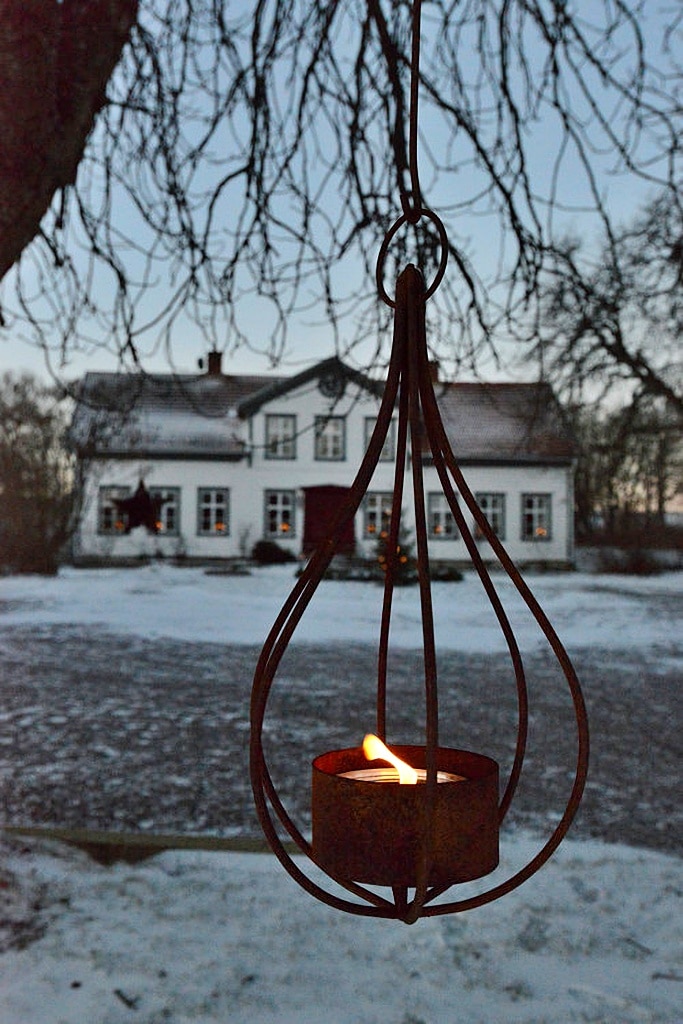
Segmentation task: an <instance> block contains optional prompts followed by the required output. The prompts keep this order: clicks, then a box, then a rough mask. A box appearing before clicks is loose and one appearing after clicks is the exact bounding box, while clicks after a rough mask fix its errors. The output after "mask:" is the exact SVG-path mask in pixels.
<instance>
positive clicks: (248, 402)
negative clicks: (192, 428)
mask: <svg viewBox="0 0 683 1024" xmlns="http://www.w3.org/2000/svg"><path fill="white" fill-rule="evenodd" d="M313 381H317V382H318V388H319V390H320V392H321V394H322V395H323V397H325V398H327V399H328V400H334V399H338V398H341V397H342V396H343V394H344V391H345V389H346V386H347V385H348V384H354V385H356V386H357V387H358V388H360V389H361V390H365V391H367V392H369V393H370V394H371V395H373V396H380V395H381V394H382V391H383V389H384V385H383V383H382V382H381V381H377V380H373V379H372V378H371V377H367V376H366V375H365V374H364V373H361V372H360V371H359V370H353V369H351V367H349V366H346V364H345V363H342V361H341V359H338V358H337V357H336V356H332V357H331V358H330V359H325V360H323V362H321V363H316V364H315V365H314V366H309V367H308V369H306V370H303V371H302V372H301V373H297V374H295V376H293V377H286V378H283V379H282V380H279V381H274V382H269V384H267V385H266V386H265V387H263V388H261V389H260V390H259V391H256V392H255V393H254V394H253V395H250V396H249V397H247V398H245V399H244V400H243V401H242V402H240V403H239V405H238V407H237V413H238V415H239V416H240V417H241V418H242V419H248V418H249V417H251V416H254V415H255V414H256V413H257V412H259V410H261V409H262V408H263V407H264V406H265V405H269V404H271V403H272V402H274V401H276V400H277V399H278V398H281V397H283V396H284V395H289V394H291V393H293V392H295V391H298V390H299V389H300V388H303V387H305V386H306V385H308V384H310V383H311V382H313Z"/></svg>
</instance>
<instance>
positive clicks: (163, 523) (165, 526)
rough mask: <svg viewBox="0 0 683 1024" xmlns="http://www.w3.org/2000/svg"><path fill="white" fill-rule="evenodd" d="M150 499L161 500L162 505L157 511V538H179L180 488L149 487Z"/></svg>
mask: <svg viewBox="0 0 683 1024" xmlns="http://www.w3.org/2000/svg"><path fill="white" fill-rule="evenodd" d="M148 491H149V496H150V498H163V499H164V503H163V505H162V506H161V508H160V509H159V518H158V519H157V536H160V537H179V536H180V488H179V487H160V486H158V485H155V486H154V487H149V488H148Z"/></svg>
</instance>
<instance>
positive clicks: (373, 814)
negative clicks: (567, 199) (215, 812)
mask: <svg viewBox="0 0 683 1024" xmlns="http://www.w3.org/2000/svg"><path fill="white" fill-rule="evenodd" d="M420 7H421V2H420V0H414V4H413V39H412V64H411V103H410V137H409V175H410V188H409V189H407V190H405V191H403V193H402V195H401V205H402V213H401V215H400V216H399V218H398V219H397V220H396V221H395V223H394V224H393V225H392V227H391V228H390V229H389V231H388V232H387V234H386V236H385V238H384V240H383V242H382V245H381V248H380V252H379V256H378V262H377V274H376V276H377V287H378V292H379V295H380V297H381V298H382V300H383V301H384V302H385V303H387V305H389V306H390V307H391V308H392V309H393V310H394V329H393V342H392V349H391V356H390V361H389V367H388V371H387V377H386V383H385V387H384V391H383V397H382V401H381V404H380V408H379V412H378V416H377V421H376V425H375V429H374V431H373V433H372V435H371V438H370V442H369V444H368V447H367V450H366V453H365V455H364V457H363V459H362V462H361V464H360V467H359V470H358V473H357V475H356V477H355V479H354V481H353V484H352V485H351V487H350V488H349V490H348V492H347V494H346V497H345V499H344V500H343V501H342V502H341V504H340V507H339V509H338V512H337V514H336V517H335V518H334V520H333V521H332V522H331V524H330V527H329V532H328V534H327V536H326V537H325V539H324V540H323V541H322V542H321V543H320V544H319V545H318V547H317V548H316V550H315V551H314V553H313V554H312V555H311V557H310V559H309V561H308V563H307V565H306V567H305V568H304V570H303V572H302V574H301V575H300V577H299V578H298V580H297V581H296V583H295V585H294V587H293V589H292V591H291V593H290V595H289V597H288V598H287V600H286V601H285V604H284V605H283V607H282V609H281V611H280V613H279V615H278V617H277V619H276V621H275V623H274V625H273V627H272V629H271V631H270V633H269V635H268V638H267V639H266V642H265V645H264V647H263V650H262V652H261V655H260V657H259V660H258V663H257V666H256V670H255V675H254V682H253V688H252V699H251V742H250V767H251V780H252V788H253V791H254V800H255V805H256V810H257V813H258V817H259V820H260V823H261V826H262V828H263V831H264V833H265V836H266V838H267V840H268V843H269V845H270V846H271V848H272V850H273V852H274V853H275V854H276V856H277V857H278V859H279V860H280V862H281V863H282V865H283V866H284V868H285V869H286V870H287V871H288V872H289V874H290V875H291V876H292V877H293V878H294V879H295V881H297V882H298V883H299V884H300V885H301V886H302V887H303V888H304V889H305V890H307V891H308V892H309V893H310V894H311V895H313V896H315V897H316V898H318V899H319V900H321V901H323V902H324V903H327V904H328V905H329V906H331V907H334V908H336V909H339V910H343V911H347V912H349V913H353V914H357V915H361V916H369V917H384V918H393V919H401V920H403V921H405V922H406V923H412V922H414V921H416V920H417V919H418V918H419V917H428V916H435V915H441V914H447V913H456V912H460V911H465V910H469V909H473V908H474V907H478V906H482V905H483V904H486V903H489V902H491V901H492V900H495V899H497V898H498V897H500V896H503V895H505V894H506V893H508V892H510V891H511V890H513V889H515V888H516V887H517V886H519V885H521V884H522V883H523V882H524V881H526V880H527V879H528V878H529V877H530V876H531V875H533V874H534V873H535V872H536V871H537V870H538V869H539V868H540V867H541V866H542V865H543V864H544V863H545V862H546V861H547V860H548V859H549V858H550V856H551V855H552V854H553V852H554V851H555V850H556V849H557V847H558V846H559V844H560V843H561V841H562V839H563V838H564V836H565V835H566V833H567V831H568V829H569V826H570V824H571V822H572V820H573V818H574V816H575V814H576V811H577V809H578V806H579V803H580V801H581V797H582V794H583V790H584V787H585V782H586V776H587V770H588V746H589V741H588V721H587V714H586V707H585V703H584V699H583V695H582V692H581V687H580V684H579V681H578V679H577V676H576V673H575V671H574V668H573V666H572V663H571V661H570V659H569V656H568V655H567V652H566V650H565V648H564V647H563V645H562V643H561V641H560V639H559V638H558V636H557V634H556V632H555V630H554V629H553V627H552V625H551V624H550V622H549V620H548V618H547V616H546V615H545V613H544V612H543V610H542V608H541V607H540V605H539V603H538V601H537V600H536V598H535V597H534V596H533V594H532V593H531V591H530V589H529V587H528V586H527V584H526V583H525V581H524V579H523V578H522V576H521V574H520V572H519V570H518V569H517V568H516V566H515V564H514V562H513V561H512V559H511V558H510V556H509V555H508V553H507V551H506V550H505V548H504V546H503V544H502V543H501V542H500V540H499V538H498V537H497V535H496V533H495V532H494V530H493V528H492V527H491V525H490V523H489V521H488V518H487V517H486V515H485V514H484V513H483V512H482V511H481V509H480V507H479V505H478V503H477V501H476V499H475V497H474V495H473V493H472V491H471V490H470V488H469V487H468V485H467V482H466V480H465V478H464V476H463V474H462V472H461V470H460V467H459V465H458V463H457V461H456V458H455V456H454V454H453V451H452V449H451V445H450V442H449V439H448V436H447V434H446V430H445V428H444V425H443V422H442V419H441V415H440V412H439V408H438V403H437V399H436V396H435V393H434V384H433V381H432V375H431V368H430V364H429V356H428V350H427V337H426V322H425V307H426V303H427V301H428V300H429V298H430V297H431V296H432V295H433V294H434V292H435V291H436V289H437V287H438V285H439V283H440V282H441V280H442V278H443V276H444V273H445V270H446V263H447V259H448V249H449V245H448V238H447V234H446V230H445V228H444V225H443V223H442V222H441V220H440V219H439V217H438V216H437V215H436V214H435V213H434V212H433V211H432V210H430V209H428V208H427V207H425V206H424V204H423V199H422V193H421V189H420V182H419V175H418V167H417V127H418V124H417V106H418V88H419V51H420ZM420 220H426V221H428V222H429V223H431V225H432V227H433V228H434V229H435V230H436V232H437V234H438V237H439V241H440V246H441V257H440V262H439V265H438V268H437V270H436V275H435V277H434V280H433V281H432V282H431V284H430V285H429V286H427V285H426V284H425V281H424V278H423V275H422V273H421V271H420V270H419V269H418V268H416V267H415V266H412V265H408V266H407V267H406V268H405V269H404V270H403V271H402V273H401V274H400V275H399V277H398V280H397V284H396V292H395V295H394V296H393V297H392V296H390V295H389V294H388V293H387V291H386V290H385V286H384V272H385V262H386V257H387V253H388V251H389V247H390V245H391V242H392V240H393V239H394V237H395V235H396V233H397V232H398V231H399V230H400V229H401V228H402V227H403V226H404V225H405V224H411V225H416V224H417V223H418V222H419V221H420ZM397 408H398V423H397V435H396V453H395V470H394V487H393V494H392V506H391V515H390V520H389V525H388V537H387V541H386V565H385V579H384V595H383V603H382V614H381V622H380V629H379V647H378V661H377V665H378V668H377V677H378V678H377V697H376V715H377V720H376V733H377V735H378V737H379V738H380V739H382V740H385V739H386V731H387V721H386V700H387V675H388V652H389V632H390V624H391V613H392V598H393V591H394V586H395V583H396V579H397V572H398V569H399V564H398V557H399V555H398V552H399V531H400V524H401V513H402V503H403V496H404V489H405V483H406V481H405V467H406V464H407V463H408V462H410V467H411V480H412V497H413V505H414V516H415V540H416V554H417V558H416V560H417V575H418V587H419V599H420V608H421V616H422V640H423V667H424V706H425V737H424V744H423V745H422V746H419V747H410V748H407V747H406V748H402V749H404V750H405V751H407V752H408V754H409V756H411V757H412V758H413V759H417V760H419V761H420V762H421V764H420V767H421V768H422V770H423V775H424V784H422V785H419V786H417V787H410V786H400V785H399V784H398V783H393V784H389V785H378V784H377V783H374V782H356V780H355V779H353V778H351V777H349V776H353V775H354V772H353V771H352V772H347V771H346V769H347V768H348V767H349V766H351V767H353V768H355V767H357V766H358V764H360V762H361V760H362V754H361V752H360V750H356V749H353V750H347V751H336V752H329V753H327V754H325V755H323V756H322V757H319V758H316V761H315V762H314V765H313V786H312V788H313V837H312V840H309V839H307V838H306V837H305V836H304V834H303V832H302V831H301V829H300V828H299V826H297V824H295V822H294V820H293V819H292V817H291V816H290V814H289V813H288V811H287V809H286V808H285V806H284V803H283V802H282V800H281V799H280V796H279V794H278V792H277V788H276V786H275V784H274V781H273V778H272V776H271V772H270V768H269V765H268V762H267V758H266V755H265V751H264V746H263V729H264V720H265V716H266V711H267V705H268V700H269V696H270V693H271V689H272V687H273V684H274V681H275V676H276V673H277V670H278V667H279V665H280V662H281V660H282V657H283V655H284V653H285V651H286V649H287V646H288V644H289V642H290V640H291V639H292V636H293V634H294V631H295V629H296V628H297V625H298V624H299V622H300V620H301V618H302V616H303V614H304V612H305V611H306V609H307V607H308V605H309V603H310V601H311V599H312V598H313V595H314V593H315V591H316V589H317V587H318V585H319V583H320V581H321V580H322V578H323V576H324V575H325V572H326V570H327V569H328V567H329V565H330V562H331V561H332V559H333V557H334V556H335V554H336V552H337V548H338V546H339V545H340V543H341V542H342V540H343V538H344V537H345V536H346V531H347V528H348V525H349V523H350V522H353V520H354V518H355V515H356V513H357V511H358V509H359V508H360V506H361V503H362V501H363V498H364V496H365V494H366V491H367V489H368V486H369V485H370V481H371V479H372V476H373V473H374V471H375V468H376V466H377V464H378V462H379V460H380V456H381V453H382V449H383V447H384V443H385V440H386V438H387V435H388V432H389V429H390V427H391V423H392V418H393V417H394V415H395V412H396V409H397ZM427 449H428V452H429V456H430V457H431V462H432V465H433V466H434V468H435V469H436V472H437V474H438V478H439V482H440V485H441V488H442V491H443V494H444V496H445V498H446V501H447V504H448V507H449V509H450V512H451V514H452V516H453V519H454V521H455V524H456V526H457V528H458V530H459V531H460V535H461V536H462V539H463V541H464V543H465V545H466V547H467V551H468V554H469V557H470V560H471V562H472V565H473V567H474V569H475V570H476V573H477V575H478V577H479V579H480V581H481V584H482V586H483V588H484V590H485V593H486V595H487V598H488V600H489V602H490V604H491V607H492V609H493V611H494V613H495V616H496V618H497V621H498V623H499V626H500V629H501V631H502V633H503V636H504V638H505V642H506V646H507V649H508V652H509V656H510V660H511V664H512V668H513V672H514V677H515V684H516V694H517V738H516V743H515V753H514V757H513V760H512V765H511V768H510V771H509V775H508V777H507V779H506V781H505V784H504V786H503V787H502V796H501V797H500V799H499V798H498V777H497V765H495V762H492V761H490V759H488V758H486V757H482V756H480V755H476V754H471V753H469V752H463V751H453V750H447V749H444V748H442V747H440V744H439V695H438V678H437V658H436V644H435V635H434V616H433V608H432V593H431V579H430V565H429V553H428V540H427V519H426V511H425V495H424V483H423V457H424V456H425V454H426V453H427ZM409 453H410V458H409ZM458 495H459V496H460V498H461V500H462V502H463V503H464V505H465V506H466V507H467V509H468V510H469V512H470V513H471V515H472V517H473V520H474V523H475V528H476V531H477V534H478V535H479V536H481V537H483V538H485V540H486V541H487V542H488V544H489V546H490V548H491V549H492V551H493V552H494V554H495V555H496V557H497V560H498V562H499V563H500V566H501V567H502V568H503V570H504V571H505V573H506V574H507V576H508V577H509V578H510V580H511V581H512V583H513V584H514V586H515V588H516V590H517V591H518V593H519V594H520V596H521V598H522V599H523V601H524V602H525V604H526V605H527V607H528V608H529V610H530V611H531V613H532V615H533V617H534V618H535V620H536V622H537V623H538V626H539V627H540V629H541V631H542V633H543V634H544V636H545V638H546V640H547V642H548V644H549V646H550V648H551V649H552V651H553V653H554V655H555V658H556V660H557V662H558V664H559V666H560V668H561V670H562V673H563V675H564V678H565V680H566V684H567V686H568V689H569V694H570V697H571V701H572V706H573V712H574V717H575V723H576V763H575V769H574V778H573V784H572V787H571V791H570V793H569V796H568V799H567V802H566V804H565V808H564V811H563V813H562V815H561V816H560V819H559V821H558V823H557V825H556V827H555V828H554V830H553V832H552V834H551V835H550V837H549V838H548V839H547V840H546V842H545V844H544V845H543V846H542V847H541V849H540V850H539V851H538V852H537V853H536V855H535V856H534V857H533V858H532V859H531V860H530V861H529V862H528V863H527V864H526V865H525V866H524V867H522V868H521V869H519V870H517V871H516V872H515V873H514V874H512V875H511V876H510V877H508V878H507V879H505V880H504V881H502V882H500V883H498V884H495V885H493V886H492V887H491V888H490V889H488V890H486V891H484V892H479V893H477V894H476V895H473V896H469V897H465V898H461V899H456V900H451V901H448V902H439V903H435V902H434V901H435V900H436V899H437V898H439V897H441V896H443V895H444V893H445V892H447V891H448V890H449V889H450V888H451V886H452V885H454V884H456V883H459V882H460V881H468V880H471V879H472V878H476V877H480V876H481V875H483V874H487V873H489V872H490V871H492V870H493V868H494V867H495V866H496V864H497V839H498V828H499V826H500V824H501V823H502V821H503V819H504V818H505V816H506V814H507V812H508V810H509V808H510V805H511V803H512V800H513V797H514V795H515V791H516V788H517V784H518V782H519V779H520V776H521V772H522V767H523V763H524V757H525V752H526V745H527V732H528V719H529V702H528V692H527V681H526V676H525V670H524V665H523V660H522V656H521V653H520V650H519V646H518V644H517V640H516V638H515V635H514V632H513V630H512V627H511V624H510V621H509V618H508V616H507V613H506V611H505V609H504V607H503V604H502V602H501V599H500V597H499V595H498V593H497V590H496V588H495V586H494V584H493V581H492V578H491V575H490V573H489V570H488V568H487V566H486V564H485V561H484V559H483V557H482V555H481V553H480V550H479V545H478V543H477V541H476V540H475V537H474V536H473V533H472V532H471V530H470V529H469V527H468V524H467V521H466V518H465V515H464V512H463V510H462V508H461V506H460V503H459V501H458ZM491 766H493V769H495V770H492V769H491ZM415 767H417V765H415ZM444 768H445V769H447V772H450V771H451V769H454V770H455V771H456V772H460V773H461V774H460V775H458V776H456V777H457V778H458V779H459V780H462V781H459V782H456V783H454V784H446V785H441V782H440V773H441V775H443V774H444V772H443V769H444ZM355 774H358V773H355ZM447 777H448V778H451V777H452V776H451V775H447ZM463 782H464V783H465V785H463ZM368 787H370V788H369V789H368ZM492 787H493V789H494V790H495V793H494V795H493V798H492ZM408 790H412V793H410V794H409V793H407V792H406V791H408ZM492 799H493V805H492V804H491V800H492ZM345 801H348V804H347V803H345ZM378 801H379V802H378ZM394 801H398V803H396V802H394ZM380 817H381V818H382V819H383V820H384V824H385V823H386V821H387V820H392V821H393V822H394V831H395V833H396V835H395V857H394V859H395V861H396V863H395V864H391V863H387V865H386V870H384V866H383V865H381V864H380V865H379V866H378V865H377V864H376V863H375V860H376V858H377V856H385V857H386V858H388V860H389V861H391V859H392V856H393V854H392V840H389V841H385V842H383V843H381V844H380V845H381V846H382V847H383V852H381V853H380V854H379V855H378V854H375V853H372V854H368V853H367V851H366V847H365V846H364V845H363V837H362V836H357V835H355V834H354V830H358V831H359V832H360V831H361V830H363V829H366V828H367V829H369V831H370V832H372V831H373V825H377V824H379V825H381V827H384V824H383V823H382V822H379V823H378V822H375V821H373V818H380ZM316 820H317V822H318V832H319V836H320V838H318V839H317V838H316ZM285 835H286V836H289V839H290V840H292V841H293V843H294V844H295V847H296V848H298V849H299V851H301V852H302V853H304V854H305V855H306V857H307V858H308V859H309V860H310V861H311V862H312V863H313V864H315V865H316V867H317V868H318V869H320V870H321V871H322V872H323V873H324V874H325V875H326V876H327V877H328V878H329V879H331V880H332V881H333V882H334V883H336V887H341V888H342V889H344V890H346V892H347V893H349V894H350V895H351V896H354V897H356V899H354V900H351V899H349V898H348V897H347V896H344V895H340V894H339V893H338V892H337V891H332V892H331V891H329V890H328V889H327V888H324V887H323V885H322V884H319V883H318V882H317V881H315V880H314V879H313V878H312V877H311V876H310V875H309V874H308V873H307V872H306V871H304V870H303V869H302V867H301V866H300V864H299V863H297V862H296V861H295V860H294V859H293V857H292V854H291V843H288V842H287V841H286V839H285V838H284V837H285ZM406 837H407V838H406ZM404 839H406V842H405V843H404ZM357 840H358V849H356V841H357ZM404 846H405V847H406V848H405V849H404ZM406 851H407V852H406ZM406 858H407V861H408V862H409V864H408V867H407V868H406V866H405V863H403V862H404V861H405V860H406ZM366 861H367V865H366ZM399 861H400V862H401V863H400V864H399ZM450 861H452V864H451V863H450ZM370 862H372V863H370ZM369 885H372V886H373V888H368V886H369ZM382 885H386V886H388V887H389V890H390V893H391V895H388V894H387V895H382V894H380V893H378V892H377V891H376V888H375V887H374V886H382Z"/></svg>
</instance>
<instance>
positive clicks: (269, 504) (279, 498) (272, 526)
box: [263, 490, 296, 540]
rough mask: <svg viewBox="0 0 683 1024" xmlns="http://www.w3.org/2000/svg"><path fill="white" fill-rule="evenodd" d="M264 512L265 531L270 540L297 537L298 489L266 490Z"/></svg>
mask: <svg viewBox="0 0 683 1024" xmlns="http://www.w3.org/2000/svg"><path fill="white" fill-rule="evenodd" d="M263 513H264V515H263V519H264V523H263V533H264V536H265V537H267V538H268V540H275V539H276V538H279V539H280V540H283V539H286V538H289V537H296V491H281V490H268V491H266V492H265V494H264V497H263Z"/></svg>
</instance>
